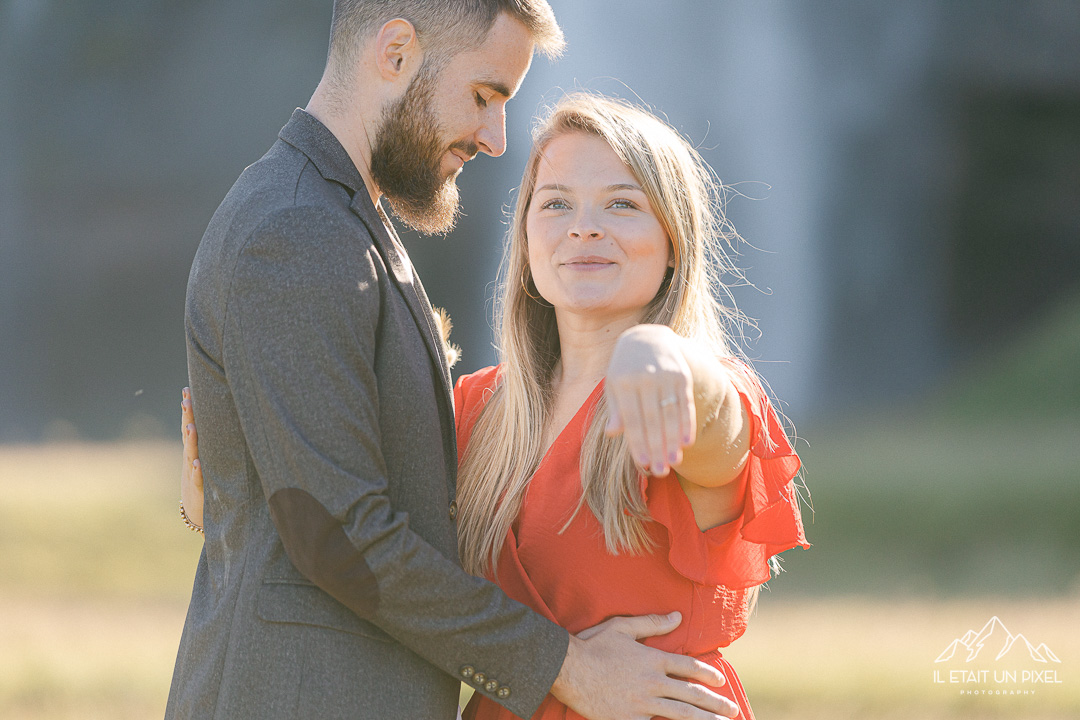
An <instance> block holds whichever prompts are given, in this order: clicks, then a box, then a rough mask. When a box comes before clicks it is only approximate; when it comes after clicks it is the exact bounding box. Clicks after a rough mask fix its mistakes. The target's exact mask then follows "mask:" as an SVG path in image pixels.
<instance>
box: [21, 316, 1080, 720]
mask: <svg viewBox="0 0 1080 720" xmlns="http://www.w3.org/2000/svg"><path fill="white" fill-rule="evenodd" d="M1078 329H1080V302H1074V303H1072V304H1069V305H1066V306H1063V309H1062V310H1061V312H1059V313H1057V314H1055V315H1053V316H1051V317H1050V318H1049V319H1048V321H1047V322H1046V323H1045V324H1043V325H1040V326H1038V327H1035V328H1033V329H1032V332H1031V334H1030V335H1029V336H1028V337H1025V338H1021V339H1020V340H1019V341H1018V342H1017V343H1016V345H1014V346H1013V347H1010V348H1004V349H1003V350H1002V351H1001V352H1000V353H998V354H997V355H996V356H995V357H993V358H989V359H988V360H987V361H986V362H984V363H976V364H974V365H973V367H972V370H971V371H970V372H969V373H968V374H967V375H966V376H963V377H960V378H959V379H958V380H956V381H955V382H954V383H953V384H951V385H950V387H949V388H947V389H945V390H943V391H942V392H941V393H939V394H938V395H937V396H936V397H937V399H936V400H934V401H932V402H923V403H921V404H920V405H918V406H916V405H912V406H910V407H904V408H897V409H896V410H894V411H892V412H890V413H889V414H888V415H887V416H882V415H880V414H878V415H876V416H867V417H864V418H861V419H859V420H858V421H848V422H846V423H844V424H843V425H835V426H832V427H816V428H801V431H802V433H801V434H802V435H804V436H805V437H807V438H809V445H808V446H807V445H806V444H805V443H804V444H800V454H801V455H802V456H803V458H804V461H805V465H806V467H807V470H808V473H807V482H808V485H809V486H810V488H811V490H812V497H813V504H814V508H815V511H814V513H813V514H812V515H811V513H809V512H807V514H806V519H807V531H808V535H809V536H810V539H811V542H812V543H813V544H814V546H813V548H811V549H810V550H809V551H805V552H804V551H793V552H792V553H789V554H788V557H787V558H786V561H785V567H786V572H785V573H783V574H782V575H781V576H780V577H778V578H776V579H775V580H773V581H772V582H771V583H770V588H769V590H768V591H766V592H764V593H762V597H761V600H760V603H759V607H758V611H757V613H756V615H755V617H754V619H753V621H752V622H751V627H750V630H749V632H748V633H747V634H746V636H745V637H743V638H742V639H740V640H739V641H738V642H737V643H735V645H734V646H733V647H732V648H730V649H729V650H728V651H727V652H726V654H727V656H728V658H729V659H730V660H731V661H732V662H733V664H734V665H735V666H736V667H737V668H738V670H739V673H740V675H741V677H742V679H743V682H744V684H745V685H746V688H747V692H748V694H749V696H750V698H751V701H752V703H753V705H754V707H755V710H756V712H757V715H758V717H759V718H761V720H789V719H790V720H794V719H795V718H800V719H801V720H815V719H817V718H822V719H824V718H829V719H830V720H836V719H842V718H853V719H854V718H859V719H863V718H865V719H870V720H873V719H892V718H922V719H925V720H938V719H939V718H965V719H970V720H974V719H976V718H1005V717H1009V718H1025V719H1030V720H1065V718H1071V719H1075V718H1078V717H1080V330H1078ZM1023 368H1027V370H1026V371H1025V370H1023ZM1032 368H1033V369H1032ZM178 464H179V443H178V442H175V443H164V442H161V443H140V444H122V443H117V444H102V445H85V444H79V445H43V446H35V447H12V446H8V447H2V446H0V648H2V650H3V652H0V717H3V718H5V719H10V720H60V719H65V720H67V719H72V720H74V719H75V718H78V719H80V720H94V719H96V718H108V719H109V720H128V719H129V718H130V719H135V718H140V719H141V718H152V717H161V715H162V713H163V711H164V707H165V700H166V695H167V692H168V685H169V678H170V675H171V672H172V665H173V660H174V657H175V652H176V647H177V644H178V642H179V638H180V632H181V627H182V624H183V617H184V612H185V609H186V604H187V597H188V594H189V592H190V588H191V581H192V577H193V574H194V568H195V564H196V561H197V558H198V553H199V549H200V547H201V539H200V537H199V536H197V535H194V534H193V533H191V532H189V531H188V530H187V529H186V528H184V526H183V525H182V524H181V522H180V520H179V518H178V516H177V508H176V499H177V488H176V482H177V471H178ZM995 615H996V616H998V617H999V618H1001V620H1002V621H1003V622H1004V623H1005V624H1006V626H1008V627H1009V628H1010V629H1011V630H1012V631H1013V632H1023V633H1024V634H1025V635H1026V637H1028V638H1029V639H1030V640H1032V642H1034V643H1035V644H1038V643H1040V642H1045V643H1047V644H1048V645H1049V646H1050V647H1051V648H1052V649H1053V651H1054V652H1055V653H1056V654H1057V656H1058V657H1059V658H1060V660H1061V663H1060V664H1058V665H1057V666H1056V669H1057V670H1058V673H1057V677H1058V678H1059V679H1060V680H1061V682H1060V683H1057V684H1053V685H1046V686H1040V687H1038V688H1036V693H1035V694H1034V695H1028V696H1019V697H1013V696H964V695H960V694H959V688H958V687H956V686H949V685H940V684H935V683H933V681H932V677H933V675H932V673H933V670H934V669H935V664H934V660H935V658H936V657H937V656H938V655H939V653H941V651H942V650H943V649H944V648H945V647H946V646H947V645H948V644H949V643H950V642H951V641H952V640H953V639H954V638H956V637H958V636H960V635H962V634H963V633H964V632H966V631H967V630H969V629H976V630H977V629H979V628H981V627H982V625H983V624H984V623H986V621H987V620H989V618H990V617H992V616H995Z"/></svg>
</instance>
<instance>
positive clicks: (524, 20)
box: [330, 0, 566, 63]
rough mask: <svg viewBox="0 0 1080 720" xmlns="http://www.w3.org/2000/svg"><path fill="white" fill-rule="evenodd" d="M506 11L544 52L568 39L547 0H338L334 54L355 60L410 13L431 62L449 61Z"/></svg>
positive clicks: (559, 49) (332, 31) (481, 36)
mask: <svg viewBox="0 0 1080 720" xmlns="http://www.w3.org/2000/svg"><path fill="white" fill-rule="evenodd" d="M500 13H506V14H507V15H509V16H510V17H512V18H514V19H516V20H518V21H519V22H521V24H523V25H524V26H525V27H526V28H527V29H528V30H529V32H530V33H531V34H532V37H533V41H534V42H535V43H536V49H537V50H538V51H539V52H541V53H542V54H544V55H546V56H547V57H549V58H554V57H556V56H558V55H559V54H560V53H561V52H562V49H563V47H564V46H565V44H566V42H565V40H564V39H563V33H562V29H561V28H560V27H559V24H558V23H557V22H556V21H555V13H554V12H552V10H551V6H550V5H548V3H547V0H334V20H333V23H332V25H331V28H330V58H331V59H334V60H338V61H346V62H347V61H350V60H353V59H354V58H355V53H356V51H357V50H358V49H359V48H360V47H362V46H363V45H364V44H365V43H366V42H367V40H368V39H369V38H371V37H372V36H373V35H374V34H375V33H376V32H377V31H378V30H379V28H381V27H382V26H383V25H384V24H386V23H387V22H389V21H390V20H394V19H396V18H404V19H405V20H408V21H409V22H411V23H412V24H413V27H414V28H416V34H417V38H418V39H419V40H420V46H421V47H422V48H423V49H424V54H425V63H428V62H432V61H437V60H436V58H437V59H438V60H443V61H444V60H447V59H449V58H451V57H453V56H454V55H456V54H457V53H459V52H462V51H464V50H470V49H472V48H475V47H478V46H479V45H480V44H481V43H483V42H484V39H485V38H486V37H487V34H488V31H490V30H491V26H492V25H494V24H495V20H496V19H497V18H498V16H499V14H500Z"/></svg>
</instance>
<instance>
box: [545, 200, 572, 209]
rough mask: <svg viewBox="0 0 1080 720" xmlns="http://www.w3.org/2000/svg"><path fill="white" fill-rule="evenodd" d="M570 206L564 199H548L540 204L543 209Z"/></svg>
mask: <svg viewBox="0 0 1080 720" xmlns="http://www.w3.org/2000/svg"><path fill="white" fill-rule="evenodd" d="M567 207H569V206H568V205H567V204H566V203H565V202H563V201H562V200H548V201H547V202H545V203H543V204H542V205H541V206H540V209H541V210H565V209H566V208H567Z"/></svg>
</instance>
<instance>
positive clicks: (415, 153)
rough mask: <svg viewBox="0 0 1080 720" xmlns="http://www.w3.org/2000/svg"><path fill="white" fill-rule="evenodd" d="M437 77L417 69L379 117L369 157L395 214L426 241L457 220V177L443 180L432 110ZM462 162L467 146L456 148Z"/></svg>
mask: <svg viewBox="0 0 1080 720" xmlns="http://www.w3.org/2000/svg"><path fill="white" fill-rule="evenodd" d="M436 77H437V73H435V72H431V71H428V70H425V69H424V68H421V69H420V71H419V72H418V73H417V75H416V77H415V78H413V80H412V82H411V83H409V87H408V88H407V89H406V90H405V94H404V95H402V96H401V98H399V99H398V100H396V101H394V102H393V103H391V104H390V105H389V106H387V108H386V109H385V110H384V111H383V118H382V124H381V125H380V126H379V130H378V132H377V133H376V135H375V144H374V146H373V148H372V152H371V175H372V178H373V179H374V180H375V184H376V185H377V186H378V188H379V190H380V191H381V192H382V193H383V195H385V196H386V199H387V201H388V202H389V203H390V207H391V208H392V209H393V211H394V214H395V215H397V217H398V218H399V219H400V220H401V221H402V222H404V223H405V224H406V225H408V226H409V227H411V228H413V229H414V230H417V231H419V232H421V233H424V234H425V235H435V234H438V233H448V232H450V231H451V230H452V229H453V228H454V224H455V223H456V222H457V218H458V215H460V214H461V209H460V205H459V194H458V187H457V184H456V182H455V179H456V173H455V174H452V175H450V176H446V175H444V174H443V171H442V168H441V165H442V158H443V156H444V155H445V154H446V152H447V150H448V149H449V148H448V147H446V146H444V145H443V144H442V140H441V138H440V133H439V120H438V117H437V116H436V115H435V112H434V111H433V110H432V109H431V95H432V90H433V89H434V86H435V80H436ZM453 147H460V149H461V150H462V152H463V153H465V154H466V156H467V157H472V156H473V155H475V154H476V152H477V148H476V146H475V145H474V144H472V143H458V144H455V145H454V146H453Z"/></svg>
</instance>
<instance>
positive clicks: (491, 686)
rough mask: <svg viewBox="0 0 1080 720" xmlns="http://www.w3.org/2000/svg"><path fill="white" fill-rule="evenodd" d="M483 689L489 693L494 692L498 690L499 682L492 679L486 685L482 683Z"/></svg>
mask: <svg viewBox="0 0 1080 720" xmlns="http://www.w3.org/2000/svg"><path fill="white" fill-rule="evenodd" d="M484 689H485V690H487V691H488V692H489V693H493V692H495V691H496V690H498V689H499V681H498V680H495V679H494V678H492V679H491V680H488V681H487V682H486V683H484Z"/></svg>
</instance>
